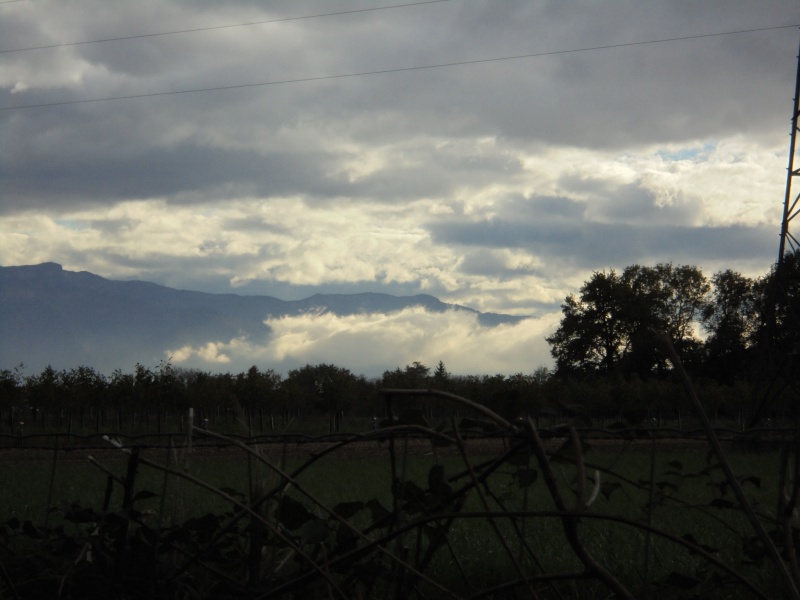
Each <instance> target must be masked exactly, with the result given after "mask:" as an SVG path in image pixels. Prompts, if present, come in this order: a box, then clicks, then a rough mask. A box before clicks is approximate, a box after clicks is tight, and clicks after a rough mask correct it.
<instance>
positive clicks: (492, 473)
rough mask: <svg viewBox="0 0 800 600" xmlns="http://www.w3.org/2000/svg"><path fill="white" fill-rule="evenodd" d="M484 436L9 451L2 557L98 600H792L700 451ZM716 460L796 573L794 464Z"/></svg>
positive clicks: (772, 455) (765, 458)
mask: <svg viewBox="0 0 800 600" xmlns="http://www.w3.org/2000/svg"><path fill="white" fill-rule="evenodd" d="M474 423H475V422H464V424H465V425H466V427H465V429H464V430H461V429H460V428H459V427H458V426H457V425H456V424H455V423H453V425H456V427H455V428H448V429H447V430H444V431H440V432H435V431H433V430H425V429H424V428H422V427H420V426H417V425H413V424H410V423H407V424H405V425H399V426H397V427H394V428H390V429H386V430H384V429H379V430H377V431H371V430H366V433H361V434H357V435H353V436H350V437H348V436H347V435H346V434H341V435H340V436H339V437H338V438H331V439H330V440H328V441H317V442H316V443H310V442H308V443H300V444H298V443H296V442H295V441H291V442H287V443H284V444H280V443H264V444H255V445H251V446H249V448H250V450H251V452H249V453H248V452H247V451H246V450H245V449H244V448H243V447H238V446H234V445H231V444H233V443H235V442H236V441H237V440H236V439H235V438H228V439H227V440H225V439H221V438H218V437H216V434H213V433H211V432H209V433H208V434H205V433H203V432H201V431H199V430H198V431H197V432H196V433H195V436H194V438H193V445H192V447H191V450H189V449H188V448H187V446H186V440H185V438H182V437H180V436H177V435H176V436H175V439H177V440H180V444H177V443H175V442H173V443H175V444H176V445H175V447H174V448H172V449H170V448H164V447H162V448H149V449H144V450H141V451H140V452H136V453H135V458H132V455H131V454H128V453H126V452H124V451H123V450H114V449H111V450H109V449H100V450H98V449H93V450H71V451H68V452H67V451H64V450H56V449H52V450H49V449H42V450H32V449H30V448H28V449H24V448H21V449H20V448H17V449H4V450H2V451H0V480H2V481H3V486H2V487H0V523H5V525H4V526H2V530H0V531H1V532H2V539H3V548H4V550H3V555H2V560H3V562H4V564H5V565H6V568H7V569H8V570H9V571H11V572H12V573H14V574H16V575H9V579H11V580H12V582H14V589H13V593H16V594H17V595H18V596H19V597H21V598H22V597H34V596H32V595H26V591H28V592H30V590H35V591H39V587H37V586H44V588H47V589H50V588H57V589H62V588H63V586H64V585H65V584H67V583H68V584H69V585H71V586H72V590H73V593H75V591H76V590H84V593H86V591H85V590H86V589H89V594H90V595H88V596H85V597H103V594H108V593H109V591H111V590H115V591H116V592H119V591H120V589H119V586H120V585H122V583H121V582H124V581H126V578H132V577H136V576H137V575H136V574H137V573H140V571H138V570H137V569H142V568H148V569H151V570H152V569H156V571H153V572H157V573H159V576H158V577H155V578H151V580H150V583H151V586H150V587H148V588H147V589H146V593H144V595H143V596H141V597H170V598H172V597H191V596H192V594H196V595H197V597H208V598H227V597H252V598H268V597H287V598H288V597H303V598H305V597H325V598H327V597H359V596H360V597H374V598H383V597H397V598H401V597H420V598H423V597H424V598H439V597H473V598H481V597H486V598H515V597H520V598H522V597H526V598H527V597H538V598H548V599H549V598H607V597H613V595H614V593H616V594H617V595H619V596H621V597H625V596H624V593H626V592H627V593H629V594H630V597H636V598H645V597H651V598H693V597H701V598H754V597H755V598H757V597H759V596H761V597H764V598H781V597H791V596H789V595H788V594H787V593H786V587H785V583H784V581H783V580H782V578H781V577H782V576H781V573H780V572H779V569H778V568H776V565H775V563H774V562H773V561H771V560H770V557H769V552H768V548H766V547H765V546H764V543H763V541H762V540H760V539H759V538H758V535H757V533H756V532H755V531H754V528H753V526H752V524H751V522H750V521H749V520H748V516H747V514H746V512H745V511H744V510H741V508H740V505H739V502H738V500H737V498H736V496H735V495H734V490H733V489H732V485H731V483H730V482H729V481H728V479H727V478H726V476H725V473H724V472H723V468H722V465H721V464H720V462H719V461H718V459H717V457H716V456H714V455H712V454H711V453H709V452H708V445H707V444H705V443H704V442H702V441H699V442H698V441H696V440H679V441H678V442H675V441H667V440H665V439H660V440H656V438H655V437H651V433H652V432H647V431H638V432H637V434H636V435H626V436H619V437H616V438H614V437H610V436H603V439H588V438H590V437H592V436H590V435H588V434H585V435H582V436H580V439H579V437H578V435H577V434H578V432H577V431H576V430H574V429H573V430H568V429H567V428H557V429H556V430H553V431H548V430H543V431H541V437H542V438H544V439H540V437H539V435H538V434H537V435H536V436H535V438H534V439H532V438H531V437H530V436H531V432H530V431H527V432H526V431H524V430H518V431H517V433H516V434H515V435H508V434H506V435H503V436H497V437H494V436H491V435H490V436H486V435H483V434H481V435H479V434H478V432H477V430H475V427H474ZM470 426H472V428H473V429H472V430H470V429H469V427H470ZM547 433H550V434H551V437H550V439H548V438H547V437H546V435H545V434H547ZM629 433H630V432H629ZM570 434H572V437H570ZM595 437H597V436H595ZM336 440H340V441H339V447H338V449H337V450H336V451H333V452H329V453H328V452H327V449H329V448H332V447H334V446H336ZM536 440H539V442H540V445H537V444H538V442H536ZM25 441H26V442H30V440H25ZM212 442H213V443H218V442H219V443H224V444H228V445H227V446H225V447H216V446H212V445H205V444H210V443H212ZM239 443H241V442H239ZM62 444H63V442H62ZM40 445H41V444H40ZM539 449H541V450H543V451H544V452H545V453H546V455H541V454H539V453H538V450H539ZM89 455H91V456H92V460H90V459H89V458H88V456H89ZM725 455H726V458H727V460H728V461H729V462H730V463H731V467H732V468H733V470H734V472H735V473H736V475H737V477H738V480H737V483H738V487H739V488H740V489H741V491H742V492H743V493H744V496H745V497H746V500H747V502H748V505H749V507H751V508H752V510H754V511H755V514H756V515H757V516H758V519H759V522H760V523H762V524H763V527H764V528H765V529H766V530H767V531H772V532H775V533H773V534H772V537H773V538H774V541H775V542H776V544H775V546H776V547H777V548H782V551H783V556H784V557H786V558H787V559H788V560H787V562H788V563H791V557H792V556H793V555H794V551H795V548H794V546H795V545H796V540H794V541H793V542H792V543H790V544H789V545H788V546H787V545H786V544H785V543H784V541H785V540H784V539H783V538H781V536H780V535H778V534H777V532H779V531H780V529H781V526H782V525H783V524H784V523H782V521H781V520H780V519H777V518H776V514H777V513H778V510H779V509H780V506H779V499H780V498H781V497H782V496H781V494H780V493H779V490H780V489H791V487H790V486H788V485H787V483H786V481H783V480H781V475H780V473H781V465H783V469H784V472H785V471H786V466H787V464H788V463H787V462H786V461H787V457H788V453H787V452H786V451H785V450H784V451H778V450H777V448H773V449H772V450H769V451H765V452H753V451H747V452H745V451H737V450H735V449H732V448H731V447H728V448H727V451H726V453H725ZM782 460H783V462H781V461H782ZM134 462H135V463H136V464H134V465H133V466H134V468H135V470H131V464H132V463H134ZM159 465H160V467H159ZM270 465H271V466H270ZM112 475H113V476H115V477H116V478H118V480H116V481H114V477H111V476H112ZM109 481H113V482H112V483H111V484H109ZM288 482H291V483H290V485H287V483H288ZM128 483H130V484H132V485H128ZM48 507H50V508H51V509H50V510H48ZM248 511H251V512H248ZM26 522H27V523H29V525H28V526H27V531H26V527H25V526H23V525H24V524H25V523H26ZM789 531H790V534H792V535H796V524H794V523H793V524H792V526H791V527H790V528H789ZM790 547H791V549H790V550H789V551H787V548H790ZM43 548H44V549H45V551H43ZM86 548H90V549H91V551H93V552H94V554H91V556H93V557H94V558H92V561H93V562H89V563H88V564H87V559H86V554H87V551H86ZM255 549H257V551H256V550H255ZM34 553H36V555H37V556H43V557H44V558H40V559H38V560H33V559H32V558H31V557H32V556H33V555H34ZM123 556H124V557H125V558H124V560H123ZM100 558H102V561H101V560H100ZM26 561H27V562H26ZM101 563H102V564H104V565H105V566H104V569H106V570H107V569H111V570H112V571H113V572H114V573H116V577H115V578H111V579H109V578H108V577H107V576H106V575H104V573H103V570H102V569H100V566H99V565H100V564H101ZM20 565H22V566H20ZM65 565H66V566H65ZM23 567H25V568H27V569H28V571H29V572H30V571H32V572H35V573H36V575H35V576H31V575H30V574H29V575H28V578H27V579H26V578H25V577H21V576H20V575H19V574H20V573H25V568H23ZM37 569H38V571H37ZM87 581H89V582H91V583H92V586H94V587H92V586H90V587H89V588H86V587H85V586H87V585H89V584H87V583H86V582H87ZM47 586H50V588H48V587H47ZM81 586H84V587H81ZM115 586H116V587H115ZM615 586H618V587H615ZM124 589H127V588H124ZM10 590H11V586H7V588H6V589H5V590H4V591H5V593H6V595H7V596H8V597H14V595H13V593H11V592H10ZM190 591H191V594H190V593H189V592H190ZM92 593H94V594H97V595H96V596H92V595H91V594H92ZM125 593H126V594H128V595H122V596H120V597H139V596H137V595H135V594H133V595H131V592H130V590H128V591H126V592H125ZM9 594H10V595H9ZM182 594H188V596H182Z"/></svg>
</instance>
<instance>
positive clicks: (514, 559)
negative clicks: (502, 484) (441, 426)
mask: <svg viewBox="0 0 800 600" xmlns="http://www.w3.org/2000/svg"><path fill="white" fill-rule="evenodd" d="M452 423H453V434H454V435H455V438H456V442H457V444H458V451H459V452H460V453H461V458H462V459H463V461H464V465H465V466H466V467H467V469H468V470H469V474H470V477H471V478H472V482H473V485H474V487H475V492H476V493H477V494H478V498H480V501H481V504H482V505H483V509H484V510H485V511H486V512H489V503H488V502H487V501H486V496H485V495H484V493H483V490H482V489H481V486H480V484H479V483H478V477H477V476H476V475H475V470H474V469H473V467H472V462H471V461H470V459H469V456H468V455H467V449H466V448H465V447H464V440H463V439H461V433H460V432H459V430H458V426H457V424H456V422H455V418H453V420H452ZM488 520H489V524H490V525H491V527H492V531H494V533H495V535H496V536H497V539H498V540H499V541H500V544H501V545H502V546H503V549H504V550H505V551H506V554H507V555H508V558H509V560H510V561H511V564H512V565H514V569H515V570H516V571H517V574H518V575H519V577H520V580H522V581H524V582H525V585H526V586H527V588H528V593H529V594H530V596H531V598H538V597H539V596H538V594H537V593H536V590H534V589H533V586H532V585H531V584H530V582H529V581H528V580H527V578H526V575H525V571H524V570H523V569H522V565H520V564H519V561H518V560H517V557H516V556H515V555H514V552H513V550H511V547H510V546H509V545H508V542H507V541H506V538H505V536H504V535H503V533H502V532H501V531H500V528H499V527H498V525H497V521H495V520H494V519H491V518H490V519H488Z"/></svg>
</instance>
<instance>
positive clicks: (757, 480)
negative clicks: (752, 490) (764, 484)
mask: <svg viewBox="0 0 800 600" xmlns="http://www.w3.org/2000/svg"><path fill="white" fill-rule="evenodd" d="M742 483H752V484H753V485H754V486H756V487H757V488H758V489H761V478H760V477H756V476H755V475H750V476H748V477H745V478H744V479H742Z"/></svg>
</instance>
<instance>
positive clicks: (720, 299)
mask: <svg viewBox="0 0 800 600" xmlns="http://www.w3.org/2000/svg"><path fill="white" fill-rule="evenodd" d="M711 281H712V283H713V292H712V293H711V298H710V300H709V301H708V302H707V303H706V306H705V307H704V309H703V314H702V323H703V327H704V328H705V330H706V331H707V332H708V337H707V338H706V341H705V348H706V366H705V371H706V373H707V374H708V375H709V376H711V377H713V378H715V379H717V380H718V381H720V382H722V383H732V382H733V380H734V379H735V378H736V377H741V376H743V375H744V374H745V373H746V372H747V370H748V369H747V366H748V362H749V361H748V358H749V357H750V355H751V351H752V348H753V343H754V341H755V339H756V330H757V328H758V307H757V303H756V295H755V290H754V282H753V280H752V279H750V278H748V277H745V276H743V275H741V274H740V273H737V272H735V271H731V270H730V269H728V270H725V271H720V272H718V273H716V274H715V275H714V276H713V277H712V279H711Z"/></svg>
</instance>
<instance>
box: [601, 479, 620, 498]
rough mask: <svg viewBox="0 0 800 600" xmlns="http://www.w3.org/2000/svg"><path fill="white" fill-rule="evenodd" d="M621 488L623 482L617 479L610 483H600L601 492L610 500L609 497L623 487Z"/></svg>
mask: <svg viewBox="0 0 800 600" xmlns="http://www.w3.org/2000/svg"><path fill="white" fill-rule="evenodd" d="M621 488H622V484H620V483H618V482H616V481H611V482H608V483H601V484H600V493H601V494H603V496H605V497H606V500H608V499H610V498H611V494H613V493H614V492H616V491H617V490H618V489H621Z"/></svg>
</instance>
